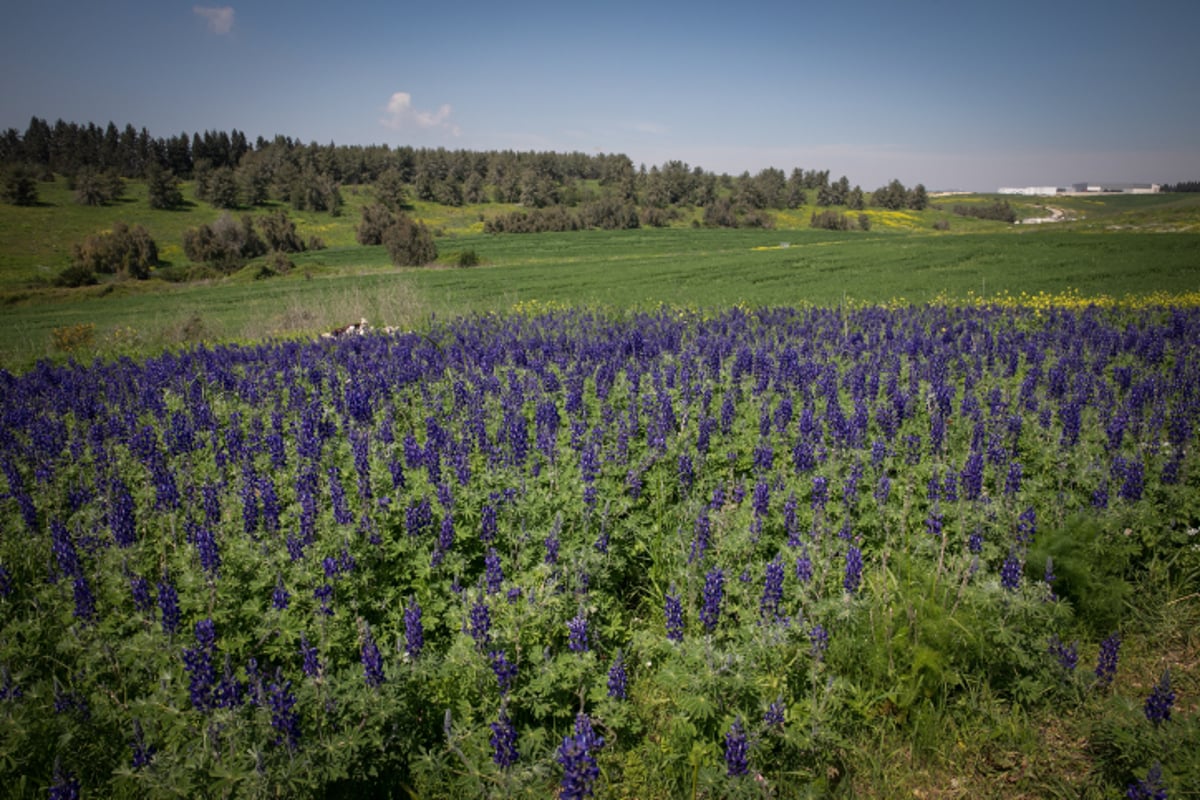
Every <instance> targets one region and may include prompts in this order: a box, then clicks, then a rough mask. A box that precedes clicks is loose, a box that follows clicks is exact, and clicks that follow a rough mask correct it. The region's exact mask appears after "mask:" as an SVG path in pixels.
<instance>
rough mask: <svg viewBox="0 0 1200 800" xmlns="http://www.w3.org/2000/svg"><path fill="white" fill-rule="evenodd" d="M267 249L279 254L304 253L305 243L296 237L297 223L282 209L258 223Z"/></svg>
mask: <svg viewBox="0 0 1200 800" xmlns="http://www.w3.org/2000/svg"><path fill="white" fill-rule="evenodd" d="M258 229H259V231H261V232H262V237H263V239H264V240H265V242H266V245H267V247H269V248H270V249H271V250H274V251H275V252H277V253H302V252H304V241H303V240H302V239H301V238H300V237H299V236H297V235H296V223H295V222H293V221H292V220H291V219H290V218H289V217H288V215H287V212H286V211H284V210H283V209H282V208H281V209H279V210H278V211H276V212H274V213H273V214H268V215H267V216H265V217H262V218H261V219H259V221H258Z"/></svg>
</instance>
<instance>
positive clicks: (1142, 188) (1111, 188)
mask: <svg viewBox="0 0 1200 800" xmlns="http://www.w3.org/2000/svg"><path fill="white" fill-rule="evenodd" d="M1071 189H1072V190H1073V191H1076V192H1089V193H1105V192H1107V193H1114V192H1116V193H1123V194H1154V193H1156V192H1161V191H1162V186H1160V185H1159V184H1157V183H1122V182H1120V181H1110V182H1107V183H1075V184H1072V185H1071Z"/></svg>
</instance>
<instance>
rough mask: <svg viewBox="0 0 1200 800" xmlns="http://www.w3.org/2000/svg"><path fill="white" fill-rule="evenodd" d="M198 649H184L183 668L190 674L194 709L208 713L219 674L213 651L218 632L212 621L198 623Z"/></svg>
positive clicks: (189, 688)
mask: <svg viewBox="0 0 1200 800" xmlns="http://www.w3.org/2000/svg"><path fill="white" fill-rule="evenodd" d="M195 631H196V647H195V648H184V651H183V667H184V669H186V670H187V671H188V672H189V673H190V674H191V678H190V679H189V680H188V695H189V696H190V698H191V701H192V708H194V709H196V710H197V711H208V710H209V709H211V708H212V707H213V688H214V684H215V683H216V681H217V673H216V670H215V669H214V668H213V663H212V658H213V649H214V647H215V646H216V641H217V630H216V626H215V625H213V621H212V620H211V619H202V620H200V621H199V622H197V623H196V629H195Z"/></svg>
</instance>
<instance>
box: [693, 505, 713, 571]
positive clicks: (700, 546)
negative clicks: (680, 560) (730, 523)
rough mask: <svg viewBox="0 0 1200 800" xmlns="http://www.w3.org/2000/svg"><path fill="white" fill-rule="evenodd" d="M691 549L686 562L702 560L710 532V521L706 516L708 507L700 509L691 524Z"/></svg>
mask: <svg viewBox="0 0 1200 800" xmlns="http://www.w3.org/2000/svg"><path fill="white" fill-rule="evenodd" d="M692 531H693V534H694V536H693V538H692V551H691V553H689V554H688V563H689V564H691V563H693V562H696V561H703V560H704V552H705V551H706V550H707V549H708V539H709V535H710V533H711V532H712V521H711V520H710V519H709V517H708V509H707V508H702V509H700V516H698V517H696V523H695V525H693V526H692Z"/></svg>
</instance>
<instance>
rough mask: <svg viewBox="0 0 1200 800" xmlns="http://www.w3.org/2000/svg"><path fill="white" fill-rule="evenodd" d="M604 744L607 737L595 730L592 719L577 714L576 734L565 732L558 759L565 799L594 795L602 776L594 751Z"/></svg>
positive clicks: (563, 797)
mask: <svg viewBox="0 0 1200 800" xmlns="http://www.w3.org/2000/svg"><path fill="white" fill-rule="evenodd" d="M603 746H604V738H603V737H601V736H597V735H596V733H595V732H594V731H593V730H592V723H591V720H589V719H588V717H587V715H586V714H582V713H581V714H579V716H577V717H576V718H575V735H574V736H564V737H563V740H562V744H561V745H559V747H558V752H557V754H556V755H555V758H554V760H555V761H557V762H558V763H559V764H561V765H562V768H563V777H562V782H561V783H560V784H559V790H560V791H559V794H558V796H559V798H561V800H583V798H585V797H591V796H592V793H593V791H594V787H595V784H596V779H597V778H599V777H600V767H599V766H598V765H597V764H596V758H595V756H593V755H592V751H594V750H599V749H600V748H601V747H603Z"/></svg>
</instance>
